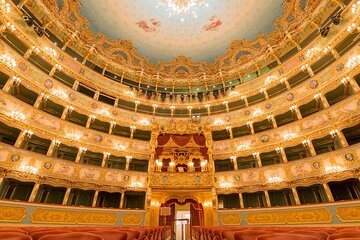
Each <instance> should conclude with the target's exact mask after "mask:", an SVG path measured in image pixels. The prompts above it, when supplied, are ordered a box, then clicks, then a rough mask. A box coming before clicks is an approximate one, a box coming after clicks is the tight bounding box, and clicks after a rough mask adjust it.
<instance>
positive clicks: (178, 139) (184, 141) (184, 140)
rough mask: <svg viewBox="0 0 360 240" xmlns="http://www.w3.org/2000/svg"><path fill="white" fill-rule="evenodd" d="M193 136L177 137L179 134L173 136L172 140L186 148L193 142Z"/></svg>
mask: <svg viewBox="0 0 360 240" xmlns="http://www.w3.org/2000/svg"><path fill="white" fill-rule="evenodd" d="M191 137H192V135H191V134H188V135H177V134H173V135H171V139H172V140H173V141H174V142H175V143H176V144H177V145H179V146H181V147H184V146H186V145H187V144H188V143H189V142H190V140H191Z"/></svg>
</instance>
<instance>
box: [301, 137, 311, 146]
mask: <svg viewBox="0 0 360 240" xmlns="http://www.w3.org/2000/svg"><path fill="white" fill-rule="evenodd" d="M301 143H302V144H303V145H304V146H305V147H306V146H308V145H309V144H310V143H311V141H310V140H309V139H305V140H303V141H302V142H301Z"/></svg>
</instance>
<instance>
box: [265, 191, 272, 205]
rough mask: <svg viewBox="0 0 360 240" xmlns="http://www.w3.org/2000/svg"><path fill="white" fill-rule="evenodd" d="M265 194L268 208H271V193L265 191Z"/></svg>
mask: <svg viewBox="0 0 360 240" xmlns="http://www.w3.org/2000/svg"><path fill="white" fill-rule="evenodd" d="M264 194H265V200H266V206H267V207H271V201H270V197H269V192H268V191H264Z"/></svg>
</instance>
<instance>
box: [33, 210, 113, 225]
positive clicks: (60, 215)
mask: <svg viewBox="0 0 360 240" xmlns="http://www.w3.org/2000/svg"><path fill="white" fill-rule="evenodd" d="M30 219H31V222H32V223H42V224H44V223H50V224H98V225H115V224H116V222H117V214H116V213H100V212H87V211H68V210H53V209H46V208H37V209H35V210H34V211H33V212H32V213H31V217H30Z"/></svg>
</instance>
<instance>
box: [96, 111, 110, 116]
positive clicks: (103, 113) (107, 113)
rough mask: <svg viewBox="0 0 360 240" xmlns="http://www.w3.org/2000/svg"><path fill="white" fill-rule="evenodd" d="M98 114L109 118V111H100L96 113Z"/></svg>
mask: <svg viewBox="0 0 360 240" xmlns="http://www.w3.org/2000/svg"><path fill="white" fill-rule="evenodd" d="M98 113H99V114H101V115H104V116H107V117H109V116H110V113H109V111H108V110H106V109H101V110H99V112H98Z"/></svg>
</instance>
